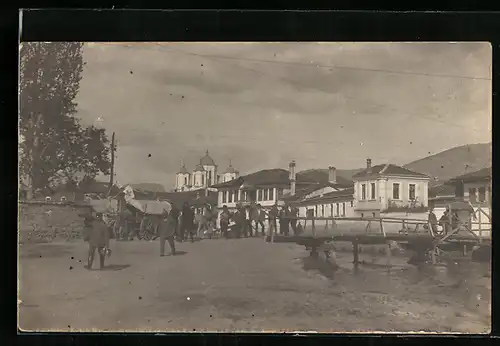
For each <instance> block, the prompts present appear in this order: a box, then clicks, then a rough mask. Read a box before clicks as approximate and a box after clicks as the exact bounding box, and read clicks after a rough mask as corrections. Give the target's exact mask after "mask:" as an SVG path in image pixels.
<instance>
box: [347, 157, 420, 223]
mask: <svg viewBox="0 0 500 346" xmlns="http://www.w3.org/2000/svg"><path fill="white" fill-rule="evenodd" d="M352 179H353V181H354V204H355V206H354V208H355V212H356V214H357V215H358V216H361V217H363V216H366V217H368V216H371V217H373V216H374V217H378V216H380V213H388V212H393V213H397V212H398V211H401V212H405V211H406V212H409V211H413V212H425V211H426V209H427V207H428V183H429V177H428V176H426V175H425V174H422V173H418V172H413V171H411V170H409V169H406V168H403V167H401V166H397V165H393V164H383V165H376V166H372V165H371V159H367V160H366V169H364V170H363V171H361V172H358V173H356V174H354V175H353V177H352Z"/></svg>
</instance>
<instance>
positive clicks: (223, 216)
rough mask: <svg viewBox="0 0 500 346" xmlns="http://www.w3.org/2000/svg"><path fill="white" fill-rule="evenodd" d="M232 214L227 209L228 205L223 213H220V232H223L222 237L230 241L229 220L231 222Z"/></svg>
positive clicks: (224, 207)
mask: <svg viewBox="0 0 500 346" xmlns="http://www.w3.org/2000/svg"><path fill="white" fill-rule="evenodd" d="M231 217H232V215H231V213H230V212H229V209H228V208H227V205H224V206H222V211H221V213H220V217H219V219H220V230H221V232H222V236H223V237H224V238H226V239H228V232H227V229H228V227H229V220H231Z"/></svg>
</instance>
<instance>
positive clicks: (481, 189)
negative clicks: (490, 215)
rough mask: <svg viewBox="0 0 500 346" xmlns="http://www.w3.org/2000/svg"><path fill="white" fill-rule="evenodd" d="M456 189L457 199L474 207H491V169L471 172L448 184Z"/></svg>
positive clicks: (447, 183)
mask: <svg viewBox="0 0 500 346" xmlns="http://www.w3.org/2000/svg"><path fill="white" fill-rule="evenodd" d="M446 185H449V186H453V187H454V188H455V197H456V198H458V199H462V200H464V201H467V202H470V203H471V204H472V205H483V206H488V205H491V167H487V168H483V169H481V170H479V171H475V172H470V173H467V174H464V175H461V176H458V177H455V178H453V179H450V180H449V181H448V182H446Z"/></svg>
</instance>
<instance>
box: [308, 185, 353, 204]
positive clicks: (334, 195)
mask: <svg viewBox="0 0 500 346" xmlns="http://www.w3.org/2000/svg"><path fill="white" fill-rule="evenodd" d="M352 199H354V187H351V188H347V189H345V190H340V191H332V192H328V193H325V194H324V195H322V196H316V197H313V198H308V199H301V200H300V201H298V203H299V204H310V203H319V202H322V201H329V202H331V201H335V200H352Z"/></svg>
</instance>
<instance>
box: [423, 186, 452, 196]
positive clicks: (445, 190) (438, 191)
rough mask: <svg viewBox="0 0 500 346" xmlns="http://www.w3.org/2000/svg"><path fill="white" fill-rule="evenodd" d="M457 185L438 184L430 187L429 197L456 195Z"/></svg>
mask: <svg viewBox="0 0 500 346" xmlns="http://www.w3.org/2000/svg"><path fill="white" fill-rule="evenodd" d="M454 195H455V187H454V186H452V185H446V184H442V185H437V186H434V187H431V188H429V197H440V196H454Z"/></svg>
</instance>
